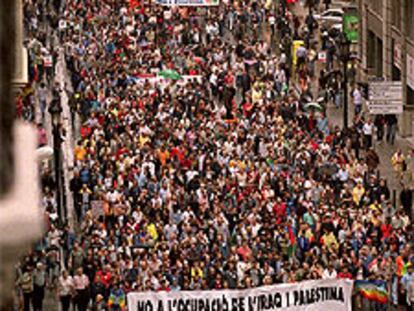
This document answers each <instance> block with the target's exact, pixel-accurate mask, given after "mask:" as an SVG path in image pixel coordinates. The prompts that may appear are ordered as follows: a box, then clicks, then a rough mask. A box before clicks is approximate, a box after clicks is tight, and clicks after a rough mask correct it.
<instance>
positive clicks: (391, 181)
mask: <svg viewBox="0 0 414 311" xmlns="http://www.w3.org/2000/svg"><path fill="white" fill-rule="evenodd" d="M295 12H296V13H297V14H299V15H300V16H301V17H302V18H305V17H306V15H307V13H308V11H307V9H306V8H304V7H303V6H302V5H301V4H300V3H297V4H296V7H295ZM319 67H320V66H319V65H317V66H316V69H317V70H316V78H315V79H314V80H313V81H314V85H312V89H314V88H315V87H316V85H315V83H317V81H318V77H319V75H318V73H319V69H320V68H319ZM349 91H350V90H349ZM364 111H367V110H366V109H365V110H364ZM368 115H369V114H367V113H366V112H365V116H368ZM327 116H328V119H329V123H330V124H332V125H337V126H339V127H342V124H343V108H342V107H341V108H336V107H335V106H334V105H329V106H328V107H327ZM353 117H354V106H353V104H352V100H351V96H348V123H351V122H352V119H353ZM373 147H374V149H375V151H376V152H377V153H378V156H379V157H380V164H379V166H378V169H379V172H380V176H381V177H382V178H385V179H386V180H387V184H388V187H389V189H390V192H391V198H393V192H394V191H395V196H396V198H395V200H396V201H395V202H396V204H397V206H398V205H399V204H400V203H399V195H400V191H401V189H402V187H401V184H400V182H399V180H398V179H397V178H396V174H395V172H394V169H393V167H392V165H391V157H392V155H393V154H394V153H395V152H396V151H397V150H398V149H401V150H402V152H403V153H404V155H406V154H407V151H408V150H409V149H410V148H413V147H414V137H409V138H403V137H401V136H400V135H399V134H398V133H397V137H396V139H395V144H394V145H391V144H389V143H387V142H386V141H385V139H384V141H383V142H382V143H378V142H377V141H376V135H374V140H373ZM412 213H413V214H414V210H413V211H412Z"/></svg>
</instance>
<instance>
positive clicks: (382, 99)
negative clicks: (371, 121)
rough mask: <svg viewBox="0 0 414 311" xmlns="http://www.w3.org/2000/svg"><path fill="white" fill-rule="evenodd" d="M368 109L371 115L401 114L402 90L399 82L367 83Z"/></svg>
mask: <svg viewBox="0 0 414 311" xmlns="http://www.w3.org/2000/svg"><path fill="white" fill-rule="evenodd" d="M368 95H369V102H368V109H369V112H370V113H371V114H401V113H402V112H403V88H402V83H401V81H372V82H370V83H369V92H368Z"/></svg>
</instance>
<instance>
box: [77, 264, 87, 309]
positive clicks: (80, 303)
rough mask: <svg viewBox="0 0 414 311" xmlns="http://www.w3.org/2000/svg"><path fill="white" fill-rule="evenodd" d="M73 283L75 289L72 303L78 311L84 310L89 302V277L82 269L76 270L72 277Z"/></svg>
mask: <svg viewBox="0 0 414 311" xmlns="http://www.w3.org/2000/svg"><path fill="white" fill-rule="evenodd" d="M73 284H74V288H75V291H76V295H75V298H74V304H75V306H77V307H78V310H79V311H86V310H87V308H88V304H89V298H90V297H89V278H88V276H87V275H86V274H84V273H83V269H82V268H79V269H78V270H76V275H75V276H74V277H73Z"/></svg>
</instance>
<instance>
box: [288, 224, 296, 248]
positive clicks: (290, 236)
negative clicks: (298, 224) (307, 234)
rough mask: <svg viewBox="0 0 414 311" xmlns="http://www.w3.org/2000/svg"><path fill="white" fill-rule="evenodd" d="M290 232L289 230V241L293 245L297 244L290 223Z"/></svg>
mask: <svg viewBox="0 0 414 311" xmlns="http://www.w3.org/2000/svg"><path fill="white" fill-rule="evenodd" d="M287 229H288V232H289V241H290V244H291V245H295V244H296V237H295V234H294V233H293V230H292V227H291V226H290V225H288V226H287Z"/></svg>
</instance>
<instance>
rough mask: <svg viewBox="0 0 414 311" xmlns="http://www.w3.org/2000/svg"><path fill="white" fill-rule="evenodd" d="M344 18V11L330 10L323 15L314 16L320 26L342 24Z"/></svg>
mask: <svg viewBox="0 0 414 311" xmlns="http://www.w3.org/2000/svg"><path fill="white" fill-rule="evenodd" d="M343 16H344V11H343V10H342V9H329V10H326V11H325V12H322V13H321V14H316V15H314V17H315V19H316V20H317V22H318V23H319V24H329V25H331V24H340V23H342V18H343Z"/></svg>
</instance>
